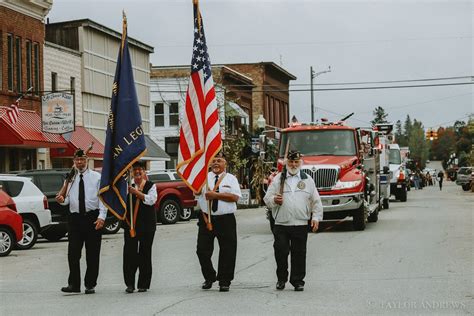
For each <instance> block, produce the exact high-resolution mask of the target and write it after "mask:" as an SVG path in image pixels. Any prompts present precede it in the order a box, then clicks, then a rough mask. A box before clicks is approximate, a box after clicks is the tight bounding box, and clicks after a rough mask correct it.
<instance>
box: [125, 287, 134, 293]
mask: <svg viewBox="0 0 474 316" xmlns="http://www.w3.org/2000/svg"><path fill="white" fill-rule="evenodd" d="M133 291H135V289H134V288H133V287H127V288H126V289H125V292H126V293H128V294H130V293H133Z"/></svg>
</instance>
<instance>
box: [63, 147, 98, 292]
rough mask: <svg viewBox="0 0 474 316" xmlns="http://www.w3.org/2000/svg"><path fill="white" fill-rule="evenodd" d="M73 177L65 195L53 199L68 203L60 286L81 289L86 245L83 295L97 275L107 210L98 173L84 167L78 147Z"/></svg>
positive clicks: (94, 281)
mask: <svg viewBox="0 0 474 316" xmlns="http://www.w3.org/2000/svg"><path fill="white" fill-rule="evenodd" d="M74 167H75V168H76V176H75V179H74V181H73V182H72V183H71V188H70V190H69V194H68V195H67V196H66V197H64V196H62V195H59V194H58V195H56V201H57V202H58V203H60V204H62V205H68V204H69V211H70V214H69V222H68V226H69V228H68V254H67V257H68V262H69V278H68V286H66V287H63V288H61V291H63V292H65V293H79V292H81V271H80V259H81V252H82V248H83V246H84V244H85V246H86V262H87V270H86V275H85V277H84V285H85V287H86V289H85V293H86V294H93V293H95V286H96V285H97V277H98V275H99V257H100V246H101V242H102V227H103V226H104V222H105V218H106V216H107V209H106V208H105V206H104V205H103V204H102V202H100V200H99V197H98V192H99V185H100V173H98V172H95V171H93V170H90V169H88V168H87V156H86V154H85V153H84V151H83V150H82V149H78V150H77V151H76V153H75V154H74Z"/></svg>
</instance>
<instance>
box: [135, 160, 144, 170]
mask: <svg viewBox="0 0 474 316" xmlns="http://www.w3.org/2000/svg"><path fill="white" fill-rule="evenodd" d="M132 167H133V169H135V168H142V169H146V163H145V162H144V161H143V160H138V161H135V162H134V163H133V166H132Z"/></svg>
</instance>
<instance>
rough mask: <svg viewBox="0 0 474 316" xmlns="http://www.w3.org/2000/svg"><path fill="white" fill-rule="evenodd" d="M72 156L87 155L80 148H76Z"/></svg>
mask: <svg viewBox="0 0 474 316" xmlns="http://www.w3.org/2000/svg"><path fill="white" fill-rule="evenodd" d="M74 158H87V155H86V153H85V152H84V150H82V149H80V148H79V149H78V150H76V152H75V153H74Z"/></svg>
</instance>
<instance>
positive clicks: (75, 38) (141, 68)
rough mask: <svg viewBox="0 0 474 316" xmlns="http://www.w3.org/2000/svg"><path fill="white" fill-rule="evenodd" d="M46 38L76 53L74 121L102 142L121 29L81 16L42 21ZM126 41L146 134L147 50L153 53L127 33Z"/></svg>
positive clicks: (148, 96)
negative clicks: (78, 80) (78, 82)
mask: <svg viewBox="0 0 474 316" xmlns="http://www.w3.org/2000/svg"><path fill="white" fill-rule="evenodd" d="M117 21H121V19H117ZM46 40H47V41H48V42H50V43H54V44H57V45H60V46H63V47H67V48H69V49H72V50H74V51H77V52H79V53H80V55H81V64H82V69H81V77H82V103H81V104H79V103H77V106H78V109H76V113H77V121H76V125H78V126H81V125H82V126H84V127H85V128H86V129H87V130H88V131H89V132H90V133H91V134H92V135H93V136H94V137H95V138H97V139H98V140H99V141H100V142H102V143H104V142H105V131H106V129H107V118H108V113H109V108H110V102H111V94H112V84H113V79H114V76H115V69H116V64H117V54H118V51H119V47H120V43H121V33H119V32H116V31H114V30H112V29H110V28H108V27H106V26H103V25H101V24H98V23H96V22H94V21H91V20H89V19H82V20H74V21H65V22H58V23H50V24H46ZM128 43H129V49H130V55H131V56H132V67H133V70H134V79H135V84H136V90H137V95H138V103H139V106H140V112H141V116H142V120H143V129H144V131H145V134H148V133H149V130H150V129H149V124H150V117H149V115H150V111H149V108H150V54H151V53H153V47H151V46H149V45H147V44H144V43H142V42H140V41H138V40H135V39H133V38H131V37H128ZM81 108H82V110H81Z"/></svg>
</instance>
